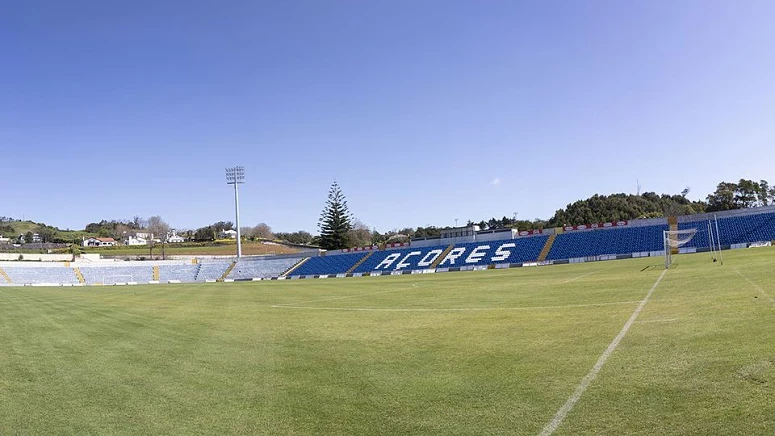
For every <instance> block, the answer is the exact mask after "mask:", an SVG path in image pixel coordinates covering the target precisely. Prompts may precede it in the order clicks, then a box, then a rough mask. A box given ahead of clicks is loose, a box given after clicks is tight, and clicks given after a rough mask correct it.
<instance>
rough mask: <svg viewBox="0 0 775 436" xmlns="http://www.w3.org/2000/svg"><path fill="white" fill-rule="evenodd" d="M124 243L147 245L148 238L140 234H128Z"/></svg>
mask: <svg viewBox="0 0 775 436" xmlns="http://www.w3.org/2000/svg"><path fill="white" fill-rule="evenodd" d="M124 245H148V240H147V239H145V238H142V237H140V236H131V235H130V236H129V237H127V238H126V239H125V240H124Z"/></svg>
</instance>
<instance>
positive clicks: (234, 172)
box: [226, 166, 245, 259]
mask: <svg viewBox="0 0 775 436" xmlns="http://www.w3.org/2000/svg"><path fill="white" fill-rule="evenodd" d="M241 183H245V167H243V166H238V167H231V168H226V184H227V185H234V214H235V226H236V227H237V259H239V258H241V257H242V235H241V234H240V228H239V189H238V188H237V186H239V185H240V184H241Z"/></svg>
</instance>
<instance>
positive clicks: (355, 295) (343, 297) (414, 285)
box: [272, 283, 419, 307]
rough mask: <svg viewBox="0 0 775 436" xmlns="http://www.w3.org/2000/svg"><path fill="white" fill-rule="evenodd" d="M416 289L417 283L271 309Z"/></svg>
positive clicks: (299, 302)
mask: <svg viewBox="0 0 775 436" xmlns="http://www.w3.org/2000/svg"><path fill="white" fill-rule="evenodd" d="M416 288H419V286H417V283H412V286H407V287H404V288H398V289H388V290H386V291H377V292H363V293H360V294H354V295H343V296H337V297H326V298H318V299H315V300H307V301H297V302H295V303H283V304H275V305H273V306H272V307H293V306H295V305H298V304H308V303H319V302H321V301H333V300H346V299H348V298H358V297H368V296H369V295H378V294H389V293H391V292H400V291H405V290H407V289H416Z"/></svg>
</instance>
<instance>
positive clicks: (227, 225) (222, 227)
mask: <svg viewBox="0 0 775 436" xmlns="http://www.w3.org/2000/svg"><path fill="white" fill-rule="evenodd" d="M226 230H234V223H232V222H231V221H218V222H217V223H213V224H210V225H209V226H204V227H200V228H198V229H196V230H195V231H194V234H193V239H194V240H195V241H214V240H216V239H218V235H219V234H221V232H224V231H226Z"/></svg>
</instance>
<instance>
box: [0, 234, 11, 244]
mask: <svg viewBox="0 0 775 436" xmlns="http://www.w3.org/2000/svg"><path fill="white" fill-rule="evenodd" d="M8 242H11V238H7V237H4V236H3V235H0V244H2V243H8Z"/></svg>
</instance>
